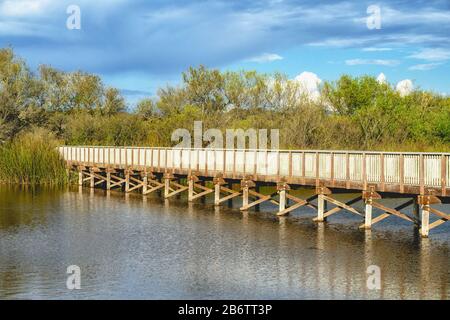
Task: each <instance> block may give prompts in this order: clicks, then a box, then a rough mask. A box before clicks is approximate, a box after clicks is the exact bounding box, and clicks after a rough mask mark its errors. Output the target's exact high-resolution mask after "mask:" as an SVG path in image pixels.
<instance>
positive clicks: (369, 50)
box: [362, 47, 392, 52]
mask: <svg viewBox="0 0 450 320" xmlns="http://www.w3.org/2000/svg"><path fill="white" fill-rule="evenodd" d="M362 51H366V52H378V51H392V48H378V47H369V48H363V49H362Z"/></svg>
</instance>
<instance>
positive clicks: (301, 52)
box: [0, 0, 450, 102]
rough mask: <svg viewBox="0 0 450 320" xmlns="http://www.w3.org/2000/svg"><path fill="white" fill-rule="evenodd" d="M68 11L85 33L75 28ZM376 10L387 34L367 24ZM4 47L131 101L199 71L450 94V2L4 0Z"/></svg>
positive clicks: (0, 28)
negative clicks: (379, 83) (345, 80)
mask: <svg viewBox="0 0 450 320" xmlns="http://www.w3.org/2000/svg"><path fill="white" fill-rule="evenodd" d="M70 5H77V6H78V7H79V8H80V11H81V29H79V30H78V29H73V30H71V29H68V28H67V19H68V18H69V16H70V15H71V14H70V13H69V14H68V13H67V9H68V7H69V6H70ZM373 5H375V6H377V7H378V8H380V20H379V21H380V28H374V24H373V21H374V20H373V19H372V20H369V22H372V24H371V23H369V25H370V28H369V27H368V24H367V22H368V21H367V18H368V16H374V14H375V15H376V12H375V11H373V9H369V13H368V8H369V6H373ZM372 8H373V7H372ZM69 11H70V10H69ZM70 12H73V11H70ZM70 21H73V20H70ZM0 44H1V46H2V47H4V46H11V47H13V48H14V49H15V50H16V52H17V53H18V54H19V55H20V56H22V57H23V58H25V59H26V60H27V61H28V63H29V64H30V65H31V67H32V68H36V67H37V66H38V65H39V64H50V65H52V66H54V67H57V68H60V69H63V70H66V71H72V70H78V69H81V70H85V71H89V72H94V73H98V74H100V75H101V76H102V78H103V79H104V81H105V83H106V84H108V85H112V86H116V87H118V88H120V89H121V90H122V92H123V93H124V94H125V95H126V96H127V98H128V99H129V101H130V102H132V101H136V99H137V98H139V97H141V96H143V95H154V93H155V91H156V89H157V88H158V87H160V86H163V85H165V84H167V83H170V84H176V83H177V82H178V81H179V79H180V73H181V72H182V71H183V70H185V69H186V68H188V67H189V66H196V65H199V64H203V65H206V66H208V67H216V68H220V69H222V70H239V69H256V70H259V71H262V72H273V71H280V72H284V73H286V74H287V75H288V76H290V77H291V78H295V77H297V76H298V75H299V74H301V73H302V72H305V71H307V72H311V73H314V74H315V75H317V76H318V77H319V78H320V79H322V80H334V79H336V78H338V77H339V76H340V75H341V74H344V73H347V74H352V75H361V74H369V75H374V76H378V75H379V74H380V73H384V74H385V75H386V78H387V80H388V81H390V82H392V83H394V84H396V83H398V82H399V81H401V80H404V79H410V80H412V82H413V83H414V85H415V86H418V87H421V88H424V89H429V90H433V91H436V92H439V93H446V94H450V0H391V1H381V2H376V1H364V0H355V1H340V0H325V1H320V0H298V1H294V0H251V1H250V0H207V1H206V0H205V1H193V0H148V1H144V0H95V1H92V0H89V1H88V0H71V1H66V0H0ZM307 74H308V75H310V74H309V73H307Z"/></svg>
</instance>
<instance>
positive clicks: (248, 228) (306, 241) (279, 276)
mask: <svg viewBox="0 0 450 320" xmlns="http://www.w3.org/2000/svg"><path fill="white" fill-rule="evenodd" d="M387 201H388V202H385V203H386V204H389V201H391V202H392V203H394V202H395V200H387ZM392 203H390V204H392ZM359 205H360V206H362V204H359ZM234 206H235V208H228V207H226V206H225V207H220V208H218V209H217V208H214V206H213V205H212V204H211V199H208V200H207V201H206V203H201V202H198V203H194V204H187V201H186V199H185V198H180V199H173V200H170V202H169V201H164V200H162V199H161V198H159V197H158V196H157V195H156V194H155V195H152V196H149V197H142V196H140V195H138V194H130V195H124V194H123V193H119V192H111V193H109V194H107V193H106V192H105V191H102V190H95V191H94V190H89V189H84V190H82V191H80V190H78V189H71V190H64V191H49V190H22V189H20V188H11V187H5V186H0V298H1V299H39V298H44V299H73V298H75V299H89V298H94V299H100V298H104V299H117V298H125V299H128V298H130V299H131V298H137V299H222V298H224V299H233V298H234V299H236V298H237V299H359V298H362V299H449V295H450V277H449V261H450V260H449V248H450V224H449V223H447V224H444V225H442V226H440V227H438V228H436V229H434V230H432V232H431V236H430V238H429V239H421V238H420V237H419V236H418V234H417V230H415V228H414V227H413V226H412V225H411V224H410V223H408V222H406V221H405V222H404V221H402V220H399V219H397V218H395V217H391V218H388V219H386V220H385V221H383V222H381V223H379V224H377V225H376V226H374V229H373V230H372V231H369V232H365V231H360V230H358V225H359V224H360V223H361V222H362V220H361V218H360V217H357V216H353V215H352V214H349V213H342V214H338V215H336V216H332V217H331V218H330V219H329V221H328V223H326V224H319V225H317V224H315V223H313V222H312V217H314V212H313V211H312V210H310V209H304V210H303V211H297V212H296V213H295V214H294V215H292V216H290V217H287V218H281V219H278V218H276V217H274V216H273V212H275V211H276V207H274V206H271V205H270V204H268V205H267V206H262V207H261V210H260V212H254V211H251V212H249V213H244V214H243V213H240V212H239V209H237V208H238V206H239V203H238V201H236V202H235V204H234ZM441 209H442V210H444V211H446V212H449V211H450V210H449V209H450V208H449V206H448V205H446V206H442V207H441ZM69 265H78V266H80V268H81V270H82V274H81V286H82V288H81V290H75V291H70V290H68V289H67V288H66V279H67V276H68V275H67V274H66V269H67V266H69ZM370 265H378V266H379V267H380V268H381V279H382V288H381V290H368V289H367V286H366V281H367V273H366V270H367V267H368V266H370Z"/></svg>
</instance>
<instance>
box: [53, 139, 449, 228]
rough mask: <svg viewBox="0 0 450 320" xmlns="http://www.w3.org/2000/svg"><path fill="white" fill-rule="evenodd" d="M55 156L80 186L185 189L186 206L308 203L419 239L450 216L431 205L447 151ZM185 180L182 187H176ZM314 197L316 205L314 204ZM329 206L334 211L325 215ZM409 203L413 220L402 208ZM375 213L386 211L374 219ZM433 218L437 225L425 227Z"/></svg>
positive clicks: (444, 183)
mask: <svg viewBox="0 0 450 320" xmlns="http://www.w3.org/2000/svg"><path fill="white" fill-rule="evenodd" d="M59 151H60V153H61V155H62V156H63V157H64V159H65V160H66V161H67V164H68V166H69V168H71V169H73V170H77V171H78V173H79V183H80V184H81V185H82V184H83V183H84V182H86V181H89V184H90V186H91V187H95V186H103V187H104V188H106V189H108V190H109V189H111V188H117V187H120V188H123V189H124V191H126V192H131V191H134V190H139V191H141V192H142V193H143V194H148V193H151V192H154V191H156V190H160V189H161V190H162V189H163V190H164V196H165V197H166V198H170V197H172V196H174V195H177V194H180V193H182V192H185V191H186V192H188V199H189V201H194V200H195V199H198V198H201V197H204V196H206V195H208V194H210V193H214V196H215V204H216V205H219V204H220V203H222V202H224V201H227V200H230V199H232V198H235V197H238V196H242V207H241V210H248V209H250V208H252V207H255V206H257V205H259V204H261V203H263V202H265V201H270V202H271V203H274V204H276V205H277V206H278V211H277V214H278V215H286V214H288V213H290V212H291V211H293V210H295V209H297V208H300V207H302V206H309V207H312V208H314V209H316V210H317V218H316V219H315V220H316V221H319V222H320V221H325V220H326V218H327V217H328V216H330V215H332V214H335V213H338V212H339V211H341V210H346V211H349V212H352V213H354V214H356V215H360V216H362V217H364V224H363V225H362V226H361V227H363V228H371V226H372V225H374V224H375V223H377V222H379V221H381V220H384V219H385V218H387V217H389V216H396V217H398V218H401V219H404V220H407V221H410V222H412V223H416V224H419V223H420V224H421V234H422V235H423V236H428V233H429V230H431V229H433V228H435V227H437V226H439V225H440V224H442V223H444V222H445V221H447V220H448V219H449V215H448V214H446V213H443V212H441V211H439V210H437V209H435V208H434V207H432V206H431V205H433V204H438V203H440V202H441V201H445V202H447V201H450V153H410V152H405V153H397V152H359V151H324V150H317V151H311V150H229V149H228V150H227V149H179V148H138V147H97V146H95V147H94V146H92V147H87V146H79V147H75V146H73V147H69V146H64V147H60V148H59ZM184 179H185V180H186V181H187V185H183V184H182V183H181V181H182V180H184ZM205 181H212V182H213V185H214V188H208V187H207V186H206V185H205V183H204V182H205ZM233 181H234V182H236V181H238V182H239V183H240V186H241V187H240V190H239V191H235V190H233V188H232V187H230V185H229V184H230V183H232V182H233ZM227 184H228V187H227V186H226V185H227ZM261 184H273V185H276V186H277V192H276V193H275V194H271V195H264V194H261V193H259V191H258V186H259V185H261ZM300 186H305V187H314V188H315V189H316V195H315V196H313V197H311V198H309V199H300V198H298V197H295V196H293V195H291V194H289V190H290V189H291V188H298V187H300ZM336 192H338V193H342V192H349V193H350V192H360V193H361V196H359V197H357V198H355V199H353V200H351V201H348V202H346V203H342V202H340V201H338V200H336V199H334V198H333V197H332V194H333V193H336ZM222 195H225V196H224V197H222V198H221V196H222ZM382 197H400V198H406V199H409V200H408V201H406V202H405V203H404V204H403V205H400V206H398V207H396V208H388V207H386V206H384V205H382V204H381V203H380V202H379V201H377V200H378V199H381V198H382ZM250 199H251V200H254V201H252V202H250ZM316 199H317V202H316V203H317V204H315V203H312V201H313V200H316ZM360 200H364V201H365V211H364V212H359V211H358V210H357V209H355V208H353V207H352V204H354V203H356V202H358V201H360ZM326 203H332V204H334V205H335V207H334V208H333V209H331V210H326ZM410 205H413V208H414V212H415V215H414V216H413V217H410V216H408V215H406V214H404V213H402V212H401V211H400V210H402V209H404V208H405V207H407V206H410ZM419 207H420V208H419ZM373 208H377V209H379V210H381V211H382V212H384V213H382V214H381V215H379V216H377V217H374V218H373V217H372V215H373V214H372V209H373ZM419 210H420V211H421V215H420V214H419ZM430 214H433V215H434V216H436V217H438V220H436V221H434V222H433V223H430V218H429V217H430Z"/></svg>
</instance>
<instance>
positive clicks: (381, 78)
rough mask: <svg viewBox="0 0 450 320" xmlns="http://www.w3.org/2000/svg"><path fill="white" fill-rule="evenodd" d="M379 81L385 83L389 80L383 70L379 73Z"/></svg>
mask: <svg viewBox="0 0 450 320" xmlns="http://www.w3.org/2000/svg"><path fill="white" fill-rule="evenodd" d="M377 81H378V83H381V84H385V83H386V82H387V81H386V76H385V75H384V73H383V72H382V73H380V74H379V75H378V77H377Z"/></svg>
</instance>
